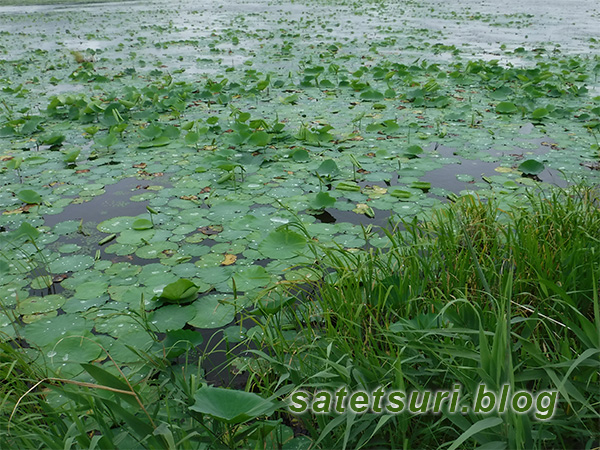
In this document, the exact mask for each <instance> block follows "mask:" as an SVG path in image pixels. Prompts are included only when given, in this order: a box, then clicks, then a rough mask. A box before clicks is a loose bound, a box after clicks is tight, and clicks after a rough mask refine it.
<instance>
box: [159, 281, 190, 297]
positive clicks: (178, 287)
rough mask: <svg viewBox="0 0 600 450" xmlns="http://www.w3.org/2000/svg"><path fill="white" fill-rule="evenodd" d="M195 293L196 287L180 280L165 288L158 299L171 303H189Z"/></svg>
mask: <svg viewBox="0 0 600 450" xmlns="http://www.w3.org/2000/svg"><path fill="white" fill-rule="evenodd" d="M197 293H198V286H196V285H195V284H194V283H192V282H191V281H190V280H187V279H185V278H180V279H179V280H177V281H175V282H174V283H171V284H168V285H167V286H165V287H164V288H163V290H162V293H161V294H160V295H159V297H160V298H161V299H162V300H165V301H167V302H172V303H180V302H190V301H192V300H193V297H194V296H195V295H196V294H197Z"/></svg>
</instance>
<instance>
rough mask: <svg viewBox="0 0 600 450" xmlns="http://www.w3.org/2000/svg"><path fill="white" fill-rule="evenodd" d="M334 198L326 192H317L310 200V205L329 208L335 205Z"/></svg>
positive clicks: (317, 207)
mask: <svg viewBox="0 0 600 450" xmlns="http://www.w3.org/2000/svg"><path fill="white" fill-rule="evenodd" d="M335 202H336V199H335V198H334V197H332V196H331V195H329V194H328V193H327V192H319V193H318V194H317V195H315V197H314V198H313V199H312V201H311V202H310V206H311V207H312V208H313V209H316V210H321V209H325V208H331V207H332V206H333V205H335Z"/></svg>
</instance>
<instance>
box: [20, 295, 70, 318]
mask: <svg viewBox="0 0 600 450" xmlns="http://www.w3.org/2000/svg"><path fill="white" fill-rule="evenodd" d="M66 301H67V300H66V298H65V297H63V296H62V295H57V294H52V295H46V296H45V297H29V298H26V299H25V300H23V301H22V302H19V307H18V311H19V313H20V314H38V313H46V312H50V311H56V310H57V309H59V308H60V307H61V306H62V305H64V304H65V302H66Z"/></svg>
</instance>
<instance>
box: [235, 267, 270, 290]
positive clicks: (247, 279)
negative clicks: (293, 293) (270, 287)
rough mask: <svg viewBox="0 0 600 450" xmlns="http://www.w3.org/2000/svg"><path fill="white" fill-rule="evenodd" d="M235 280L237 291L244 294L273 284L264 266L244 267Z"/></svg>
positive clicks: (237, 273)
mask: <svg viewBox="0 0 600 450" xmlns="http://www.w3.org/2000/svg"><path fill="white" fill-rule="evenodd" d="M233 278H234V279H235V285H236V288H237V290H238V291H242V292H245V291H249V290H252V289H256V288H259V287H264V286H266V285H267V284H269V283H270V282H271V275H270V274H269V273H268V272H267V271H266V270H265V268H264V267H262V266H249V267H242V268H241V269H239V270H238V271H237V272H236V274H235V275H234V277H233ZM230 285H233V283H230Z"/></svg>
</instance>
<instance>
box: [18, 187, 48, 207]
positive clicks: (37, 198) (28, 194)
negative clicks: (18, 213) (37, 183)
mask: <svg viewBox="0 0 600 450" xmlns="http://www.w3.org/2000/svg"><path fill="white" fill-rule="evenodd" d="M17 198H18V199H19V200H21V201H22V202H24V203H27V204H28V205H39V204H40V203H42V196H41V195H40V194H38V193H37V192H35V191H34V190H31V189H23V190H22V191H19V192H17Z"/></svg>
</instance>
